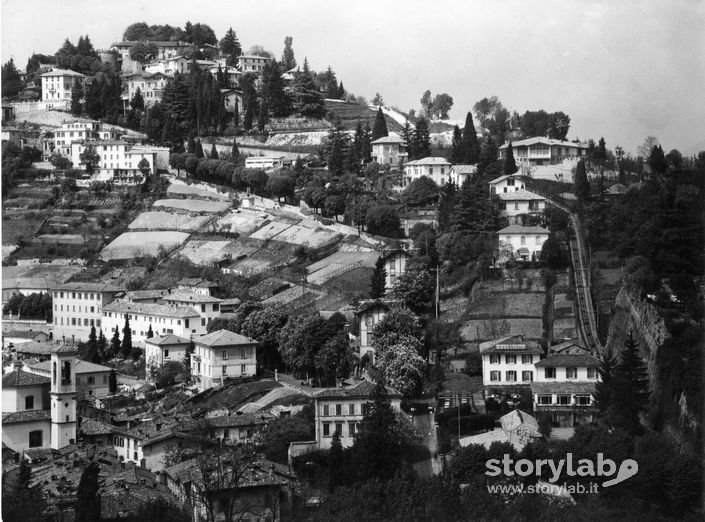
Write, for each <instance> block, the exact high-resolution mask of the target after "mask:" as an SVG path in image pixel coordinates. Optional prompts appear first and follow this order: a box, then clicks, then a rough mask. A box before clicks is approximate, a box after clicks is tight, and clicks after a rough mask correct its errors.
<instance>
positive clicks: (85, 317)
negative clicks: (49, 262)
mask: <svg viewBox="0 0 705 522" xmlns="http://www.w3.org/2000/svg"><path fill="white" fill-rule="evenodd" d="M51 292H52V296H53V305H54V313H53V316H54V338H55V339H61V338H68V337H71V338H74V339H75V340H76V341H79V340H83V341H85V340H87V339H88V335H89V334H90V333H91V327H92V326H95V328H96V330H100V329H101V326H102V316H103V307H105V306H106V305H108V304H109V303H111V302H113V300H114V299H115V297H116V296H117V294H119V293H120V292H122V289H121V288H119V287H116V286H114V285H112V284H110V283H65V284H63V285H58V286H55V287H54V288H52V290H51Z"/></svg>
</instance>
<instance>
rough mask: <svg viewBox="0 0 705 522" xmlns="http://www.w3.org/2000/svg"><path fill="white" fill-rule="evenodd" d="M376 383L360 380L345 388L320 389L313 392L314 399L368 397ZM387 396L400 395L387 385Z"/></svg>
mask: <svg viewBox="0 0 705 522" xmlns="http://www.w3.org/2000/svg"><path fill="white" fill-rule="evenodd" d="M375 386H376V384H375V383H373V382H371V381H366V380H365V381H362V382H359V383H358V384H355V385H354V386H348V387H347V388H329V389H327V390H321V391H319V392H317V393H315V394H314V397H315V398H316V399H336V398H343V397H344V398H349V399H352V398H356V399H357V398H361V399H368V398H370V397H371V396H372V393H373V392H374V389H375ZM387 396H388V397H401V396H402V395H401V393H399V392H398V391H397V390H395V389H394V388H390V387H389V386H387Z"/></svg>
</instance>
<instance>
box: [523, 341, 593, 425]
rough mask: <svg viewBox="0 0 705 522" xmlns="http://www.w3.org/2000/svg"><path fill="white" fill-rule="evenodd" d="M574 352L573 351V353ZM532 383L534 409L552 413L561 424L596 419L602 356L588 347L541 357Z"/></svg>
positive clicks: (539, 411) (557, 422)
mask: <svg viewBox="0 0 705 522" xmlns="http://www.w3.org/2000/svg"><path fill="white" fill-rule="evenodd" d="M571 352H572V353H571ZM535 366H536V380H535V381H534V382H533V383H531V393H532V394H533V397H534V411H535V412H536V413H537V414H538V413H541V412H546V413H550V414H551V417H552V419H553V422H554V423H555V424H557V425H560V426H573V425H575V424H576V423H581V422H592V421H594V420H595V414H596V404H595V385H596V383H597V382H598V381H599V379H600V375H599V372H598V369H599V366H600V360H599V359H597V358H596V357H593V356H592V355H590V354H589V353H588V352H587V351H585V350H580V351H575V350H573V349H571V350H570V351H569V352H568V353H554V354H551V355H549V356H548V357H547V358H546V359H543V360H542V361H539V362H537V363H536V364H535Z"/></svg>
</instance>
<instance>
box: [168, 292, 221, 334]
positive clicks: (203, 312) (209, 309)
mask: <svg viewBox="0 0 705 522" xmlns="http://www.w3.org/2000/svg"><path fill="white" fill-rule="evenodd" d="M161 301H162V302H164V303H166V304H168V305H174V306H190V307H192V308H195V309H196V311H197V312H199V314H200V316H201V326H203V327H205V326H207V325H208V321H210V320H211V319H215V318H216V317H218V316H219V315H220V302H221V301H222V299H218V298H217V297H211V296H210V295H204V294H203V293H201V292H195V291H192V290H172V291H171V292H169V293H168V294H166V295H164V296H163V297H162V298H161Z"/></svg>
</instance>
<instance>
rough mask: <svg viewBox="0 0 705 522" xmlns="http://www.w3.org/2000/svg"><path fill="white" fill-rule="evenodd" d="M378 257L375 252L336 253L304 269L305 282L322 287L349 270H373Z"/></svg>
mask: <svg viewBox="0 0 705 522" xmlns="http://www.w3.org/2000/svg"><path fill="white" fill-rule="evenodd" d="M378 257H379V254H378V253H377V252H336V253H334V254H332V255H330V256H328V257H325V258H323V259H321V260H320V261H317V262H316V263H313V264H312V265H309V266H308V267H306V272H307V274H308V276H307V278H306V280H307V281H308V282H309V283H312V284H315V285H322V284H324V283H326V282H327V281H329V280H330V279H333V278H334V277H338V276H340V275H342V274H344V273H346V272H349V271H351V270H355V269H357V268H363V267H368V268H373V267H374V266H375V262H376V261H377V258H378Z"/></svg>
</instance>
